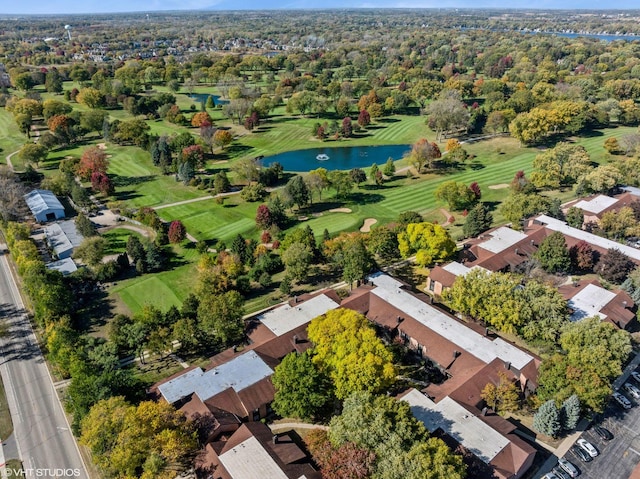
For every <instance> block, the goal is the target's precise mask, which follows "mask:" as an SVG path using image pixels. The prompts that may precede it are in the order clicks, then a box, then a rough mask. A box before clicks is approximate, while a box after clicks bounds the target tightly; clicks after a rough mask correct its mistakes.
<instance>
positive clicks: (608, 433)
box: [593, 426, 613, 441]
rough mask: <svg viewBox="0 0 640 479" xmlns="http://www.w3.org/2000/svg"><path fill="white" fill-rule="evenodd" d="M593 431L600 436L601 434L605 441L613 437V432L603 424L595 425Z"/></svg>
mask: <svg viewBox="0 0 640 479" xmlns="http://www.w3.org/2000/svg"><path fill="white" fill-rule="evenodd" d="M593 432H595V433H596V434H597V435H598V436H600V437H601V438H602V439H604V440H605V441H611V439H613V434H611V431H609V430H608V429H605V428H604V427H602V426H593Z"/></svg>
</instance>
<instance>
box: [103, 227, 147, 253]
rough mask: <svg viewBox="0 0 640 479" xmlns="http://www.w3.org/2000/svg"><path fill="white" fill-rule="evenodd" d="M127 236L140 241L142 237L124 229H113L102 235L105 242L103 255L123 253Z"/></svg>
mask: <svg viewBox="0 0 640 479" xmlns="http://www.w3.org/2000/svg"><path fill="white" fill-rule="evenodd" d="M129 236H136V237H138V239H142V235H141V234H140V233H138V232H136V231H131V230H128V229H125V228H115V229H112V230H109V231H107V232H106V233H103V234H102V237H103V238H104V239H105V240H106V241H107V245H106V247H105V250H104V254H105V255H111V254H120V253H124V251H125V249H126V246H127V240H128V239H129Z"/></svg>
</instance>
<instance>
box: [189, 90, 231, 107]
mask: <svg viewBox="0 0 640 479" xmlns="http://www.w3.org/2000/svg"><path fill="white" fill-rule="evenodd" d="M187 96H188V97H189V98H191V99H192V100H193V101H196V102H198V103H204V104H206V103H207V98H209V97H211V98H213V104H214V105H224V104H225V103H229V102H228V101H227V100H221V99H220V96H219V95H210V94H209V93H192V94H191V95H187Z"/></svg>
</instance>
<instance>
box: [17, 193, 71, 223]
mask: <svg viewBox="0 0 640 479" xmlns="http://www.w3.org/2000/svg"><path fill="white" fill-rule="evenodd" d="M24 199H25V201H26V202H27V206H28V207H29V209H30V210H31V213H33V216H35V218H36V221H37V222H38V223H46V222H47V221H55V220H59V219H61V218H64V216H65V215H64V206H62V203H60V200H59V199H58V198H57V197H56V195H54V194H53V192H52V191H49V190H33V191H32V192H31V193H28V194H26V195H24Z"/></svg>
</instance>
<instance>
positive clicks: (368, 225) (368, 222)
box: [360, 218, 378, 233]
mask: <svg viewBox="0 0 640 479" xmlns="http://www.w3.org/2000/svg"><path fill="white" fill-rule="evenodd" d="M377 222H378V220H377V219H375V218H367V219H366V220H364V224H363V225H362V228H360V231H361V232H362V233H368V232H369V231H371V227H372V226H373V225H375V224H376V223H377Z"/></svg>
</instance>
